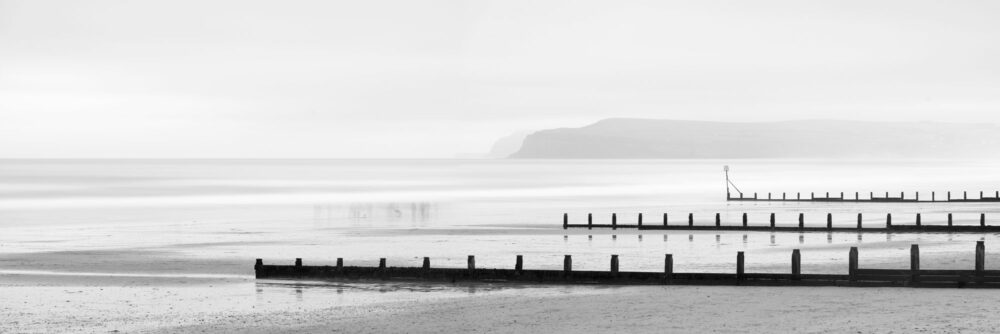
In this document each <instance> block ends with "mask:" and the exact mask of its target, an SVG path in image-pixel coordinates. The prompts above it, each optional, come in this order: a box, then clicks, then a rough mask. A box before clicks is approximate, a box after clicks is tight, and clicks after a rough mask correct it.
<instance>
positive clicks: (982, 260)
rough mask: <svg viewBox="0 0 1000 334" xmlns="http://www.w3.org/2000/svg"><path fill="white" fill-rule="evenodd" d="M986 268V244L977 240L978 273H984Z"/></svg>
mask: <svg viewBox="0 0 1000 334" xmlns="http://www.w3.org/2000/svg"><path fill="white" fill-rule="evenodd" d="M984 270H986V245H985V242H984V241H982V240H980V241H976V273H978V274H982V272H983V271H984Z"/></svg>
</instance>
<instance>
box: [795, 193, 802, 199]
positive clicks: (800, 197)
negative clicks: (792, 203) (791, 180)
mask: <svg viewBox="0 0 1000 334" xmlns="http://www.w3.org/2000/svg"><path fill="white" fill-rule="evenodd" d="M795 200H797V201H798V200H802V193H795Z"/></svg>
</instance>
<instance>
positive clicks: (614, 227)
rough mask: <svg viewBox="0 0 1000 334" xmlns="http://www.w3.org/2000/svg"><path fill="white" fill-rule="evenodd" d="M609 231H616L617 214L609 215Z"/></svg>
mask: <svg viewBox="0 0 1000 334" xmlns="http://www.w3.org/2000/svg"><path fill="white" fill-rule="evenodd" d="M611 229H612V230H617V229H618V214H616V213H612V214H611Z"/></svg>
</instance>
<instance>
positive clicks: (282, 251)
mask: <svg viewBox="0 0 1000 334" xmlns="http://www.w3.org/2000/svg"><path fill="white" fill-rule="evenodd" d="M723 165H729V166H730V167H731V172H730V174H731V176H732V179H733V181H734V182H735V183H736V185H737V186H739V187H740V189H741V190H742V191H743V192H744V193H745V194H746V195H748V196H752V193H754V192H758V196H761V197H765V196H766V193H767V192H773V193H776V194H778V193H781V192H787V193H789V194H792V193H795V192H802V193H803V194H804V196H808V194H809V193H810V192H817V194H825V193H826V192H830V193H831V194H835V195H836V194H839V193H840V192H847V193H848V194H849V196H853V193H854V192H855V191H860V192H863V193H865V194H867V193H868V192H878V193H883V194H884V192H886V191H888V192H891V193H893V194H894V195H896V194H898V193H899V192H905V193H906V194H907V197H910V196H913V194H914V192H916V191H920V192H922V194H921V195H922V196H925V197H924V198H928V197H929V196H930V192H931V191H935V192H937V194H938V196H944V195H943V194H944V193H945V192H947V191H952V192H954V193H953V196H956V197H957V196H959V194H960V192H961V191H970V194H969V196H971V197H978V196H979V193H978V192H979V191H986V192H987V193H989V194H991V195H992V193H993V192H994V191H995V190H996V189H1000V168H997V164H996V163H993V162H975V161H957V162H956V161H904V162H899V161H881V162H880V161H814V160H808V161H803V160H736V161H717V160H534V161H522V160H276V161H275V160H2V161H0V244H2V245H0V249H2V251H3V252H4V253H5V254H7V256H10V254H21V255H24V256H31V255H32V254H67V255H66V256H67V257H69V258H71V257H72V256H73V254H90V257H92V254H95V252H103V253H105V254H117V253H121V252H131V253H130V254H132V253H134V254H142V255H143V256H142V257H140V258H139V259H140V260H141V261H145V262H151V263H156V262H157V261H163V262H169V263H174V264H177V265H175V266H172V267H165V268H168V269H163V268H164V267H155V268H148V267H144V266H139V265H134V266H129V265H114V264H109V263H103V262H100V261H101V260H99V259H92V258H83V259H80V261H81V263H82V264H78V265H74V264H59V265H56V264H55V262H59V259H60V258H59V257H47V258H46V259H49V260H48V261H52V262H53V264H51V265H47V264H46V263H44V260H39V262H37V263H34V264H31V263H23V261H22V262H17V263H14V262H11V261H7V262H0V266H3V267H0V270H3V269H7V270H14V269H17V270H32V269H45V270H50V271H57V272H58V271H66V272H77V271H87V272H146V271H150V272H159V273H163V272H176V273H181V274H191V275H204V274H233V275H252V264H253V259H254V258H263V259H264V260H265V262H267V263H280V262H288V263H290V262H292V261H293V259H294V258H297V257H299V258H303V259H304V261H305V262H306V263H307V264H329V263H333V262H334V261H335V259H336V258H338V257H343V258H344V259H345V261H346V262H347V263H348V264H369V265H374V264H376V263H377V262H378V259H379V258H381V257H385V258H388V261H389V264H390V265H396V266H402V265H414V266H416V265H419V263H420V261H421V259H422V257H424V256H429V257H431V258H432V262H433V265H436V266H438V265H440V266H454V267H461V266H463V265H464V263H465V258H466V256H467V255H476V256H477V263H478V264H479V265H480V266H484V267H511V266H513V259H514V257H515V255H517V254H522V255H524V256H525V259H526V264H525V265H526V267H537V268H559V267H560V266H561V264H562V260H561V259H562V256H563V255H564V254H572V255H574V267H575V268H580V269H581V270H585V269H594V270H597V269H605V268H606V267H607V262H608V257H609V255H611V254H620V256H621V257H622V270H660V269H661V265H662V257H663V254H666V253H670V254H674V258H675V262H676V267H677V269H676V270H677V271H694V270H704V271H716V272H729V271H732V270H733V269H732V268H733V265H734V262H735V257H736V252H737V251H746V252H747V255H746V256H747V266H748V271H769V272H783V271H787V267H788V264H787V262H788V258H789V256H790V253H791V250H792V249H795V248H799V249H802V250H803V263H804V265H803V270H804V271H805V272H826V273H839V272H843V271H845V270H846V257H847V251H848V248H849V247H851V246H860V247H861V258H862V266H865V265H881V266H899V267H901V268H902V267H905V266H906V264H907V263H908V262H907V261H908V259H907V254H908V250H909V245H910V244H911V243H920V244H921V248H922V251H923V252H924V253H923V255H922V259H923V261H925V263H928V264H929V265H928V266H925V267H930V266H931V265H933V266H937V267H942V268H964V267H970V266H971V263H972V259H973V246H974V241H976V240H984V239H985V240H987V249H988V252H990V253H993V251H992V249H995V247H993V245H1000V243H998V242H997V240H996V239H997V238H996V236H995V235H992V234H954V235H952V234H884V233H869V234H863V235H862V234H858V233H743V232H683V231H676V232H669V233H666V232H653V231H646V232H642V233H639V232H638V231H635V230H619V231H607V230H600V231H598V230H594V231H586V230H568V231H564V230H562V229H561V226H560V225H561V216H562V214H563V213H568V214H569V215H570V219H571V221H572V222H575V223H576V222H585V219H586V218H585V217H586V214H587V213H594V214H595V220H596V222H598V223H601V222H605V223H606V222H608V221H610V215H611V213H613V212H614V213H618V217H619V221H620V222H622V223H626V222H629V223H630V222H633V221H635V220H636V216H637V214H638V213H644V214H645V220H646V223H647V224H656V223H659V222H660V221H661V219H662V218H661V217H662V214H663V213H669V214H670V217H671V219H676V221H677V222H682V221H683V220H684V219H686V216H687V214H688V213H694V215H695V219H696V222H697V223H698V224H712V223H713V219H714V214H715V213H717V212H718V213H721V215H722V219H723V223H724V224H739V220H740V216H741V215H742V213H744V212H747V213H748V214H749V216H750V220H751V224H761V225H763V224H767V215H768V214H769V213H771V212H774V213H776V214H777V216H778V221H779V224H781V225H794V224H796V217H797V215H798V213H799V212H804V213H805V214H806V224H815V225H823V224H825V215H826V213H832V214H833V215H834V218H835V224H837V225H845V226H853V224H854V222H855V219H856V218H855V217H856V214H857V213H865V214H866V224H884V219H885V214H886V213H893V215H894V217H896V218H895V222H896V223H897V224H910V223H912V220H913V216H914V215H915V214H916V213H918V212H920V213H923V215H924V223H925V224H943V223H944V219H945V215H946V214H947V213H948V212H954V213H955V215H956V216H955V217H956V220H957V221H956V223H958V224H977V223H978V217H979V213H980V212H985V213H987V216H988V217H989V219H990V222H991V224H1000V210H998V205H997V204H996V203H992V204H927V203H924V204H805V203H770V204H769V203H738V202H728V203H727V202H726V201H725V200H724V197H725V191H726V187H725V180H724V177H723ZM775 196H780V195H775ZM790 196H792V195H790ZM864 196H866V195H864ZM98 254H99V253H98ZM140 260H134V261H140ZM88 261H90V262H88ZM122 261H126V264H127V263H128V262H127V261H129V260H128V259H123V260H122ZM988 261H989V260H988ZM91 262H93V263H91ZM99 262H100V263H99ZM88 263H89V265H88ZM991 263H997V261H993V262H991ZM203 264H204V265H203ZM33 266H35V267H37V268H34V267H33ZM988 266H991V267H996V266H994V265H992V264H988ZM997 268H1000V267H997Z"/></svg>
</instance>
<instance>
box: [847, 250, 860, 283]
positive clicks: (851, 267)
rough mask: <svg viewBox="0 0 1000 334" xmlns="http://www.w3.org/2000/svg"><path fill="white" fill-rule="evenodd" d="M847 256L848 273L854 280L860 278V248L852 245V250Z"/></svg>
mask: <svg viewBox="0 0 1000 334" xmlns="http://www.w3.org/2000/svg"><path fill="white" fill-rule="evenodd" d="M847 258H848V259H847V274H848V276H850V280H851V281H852V282H853V281H856V280H858V248H857V247H851V252H850V253H849V254H848V257H847Z"/></svg>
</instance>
